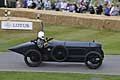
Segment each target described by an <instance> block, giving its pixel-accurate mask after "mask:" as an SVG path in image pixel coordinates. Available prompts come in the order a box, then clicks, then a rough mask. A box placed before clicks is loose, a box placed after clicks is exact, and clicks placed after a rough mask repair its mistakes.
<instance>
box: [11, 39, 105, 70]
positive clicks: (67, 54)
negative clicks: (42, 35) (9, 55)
mask: <svg viewBox="0 0 120 80" xmlns="http://www.w3.org/2000/svg"><path fill="white" fill-rule="evenodd" d="M52 39H53V38H49V39H48V38H47V39H46V41H45V42H43V44H45V45H44V46H42V47H41V48H40V47H39V46H38V45H37V43H38V42H39V41H38V40H37V39H36V40H33V41H30V42H26V43H23V44H20V45H18V46H16V47H13V48H11V49H9V50H11V51H14V52H17V53H19V54H22V55H23V56H24V61H25V63H26V64H27V65H28V66H30V67H37V66H40V64H41V63H42V62H44V61H52V62H84V63H85V64H86V66H87V67H88V68H90V69H97V68H99V67H100V66H101V64H102V61H103V59H104V52H103V50H102V46H101V44H99V43H96V42H94V41H93V42H76V41H75V42H74V41H58V40H52Z"/></svg>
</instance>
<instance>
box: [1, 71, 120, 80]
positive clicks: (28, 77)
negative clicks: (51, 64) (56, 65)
mask: <svg viewBox="0 0 120 80" xmlns="http://www.w3.org/2000/svg"><path fill="white" fill-rule="evenodd" d="M0 80H120V76H115V75H114V76H113V75H111V76H108V75H92V74H78V73H34V72H0Z"/></svg>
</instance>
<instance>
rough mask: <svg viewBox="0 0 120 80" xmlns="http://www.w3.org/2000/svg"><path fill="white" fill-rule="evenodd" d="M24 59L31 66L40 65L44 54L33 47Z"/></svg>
mask: <svg viewBox="0 0 120 80" xmlns="http://www.w3.org/2000/svg"><path fill="white" fill-rule="evenodd" d="M24 61H25V63H26V64H27V65H28V66H30V67H38V66H39V65H40V64H41V62H42V56H41V54H40V52H39V51H38V50H35V49H31V50H28V51H27V52H26V55H25V56H24Z"/></svg>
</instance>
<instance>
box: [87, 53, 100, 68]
mask: <svg viewBox="0 0 120 80" xmlns="http://www.w3.org/2000/svg"><path fill="white" fill-rule="evenodd" d="M85 64H86V66H87V67H88V68H90V69H97V68H99V67H100V66H101V64H102V57H101V55H100V53H98V52H96V51H92V52H89V53H88V54H87V55H86V57H85Z"/></svg>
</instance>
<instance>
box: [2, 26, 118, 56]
mask: <svg viewBox="0 0 120 80" xmlns="http://www.w3.org/2000/svg"><path fill="white" fill-rule="evenodd" d="M44 30H45V34H46V36H48V37H54V38H55V39H57V40H72V41H92V40H95V41H96V42H99V43H101V44H102V45H103V49H104V51H105V54H120V32H115V31H108V30H95V29H85V28H80V27H70V26H58V25H46V27H44ZM35 35H36V34H33V33H29V32H26V33H20V32H14V33H11V32H7V31H6V32H0V51H6V50H7V49H8V48H10V47H12V46H15V45H17V44H20V43H23V42H26V41H30V40H31V39H34V38H36V37H35Z"/></svg>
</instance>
